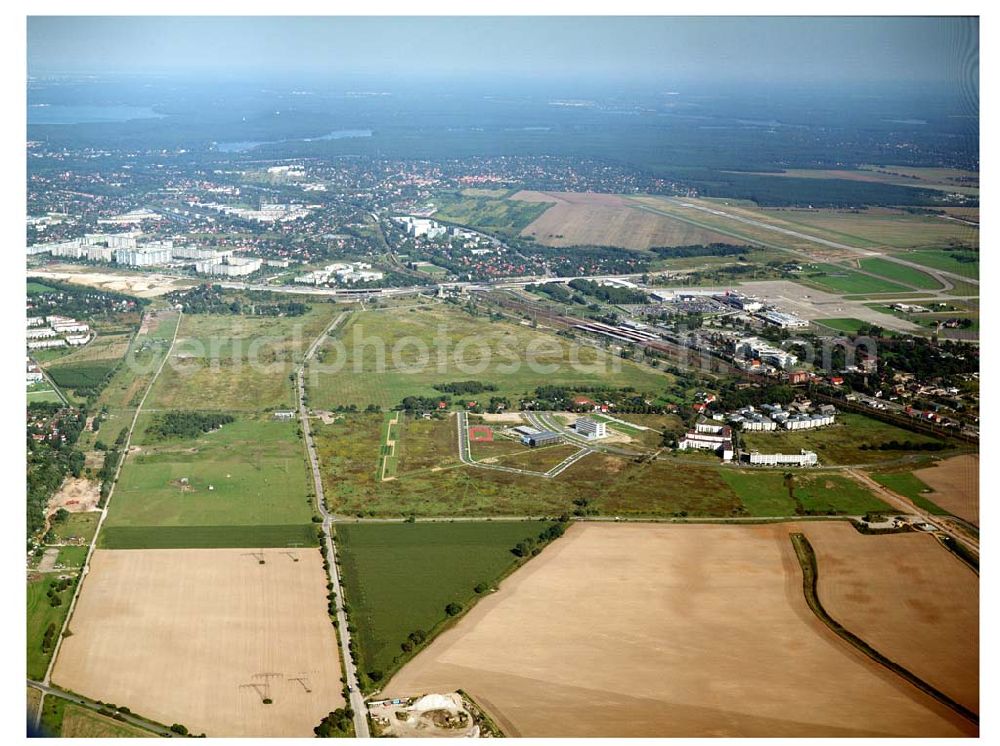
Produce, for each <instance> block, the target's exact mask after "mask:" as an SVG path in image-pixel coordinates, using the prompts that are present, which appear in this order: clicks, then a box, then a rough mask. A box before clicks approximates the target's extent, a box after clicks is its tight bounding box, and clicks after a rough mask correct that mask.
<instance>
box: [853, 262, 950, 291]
mask: <svg viewBox="0 0 1000 746" xmlns="http://www.w3.org/2000/svg"><path fill="white" fill-rule="evenodd" d="M859 264H860V265H861V269H863V270H864V271H865V272H872V273H874V274H876V275H879V276H880V277H885V278H886V279H889V280H893V281H895V282H901V283H903V284H904V285H911V286H912V287H915V288H920V289H921V290H937V289H939V288H940V287H941V283H940V282H938V281H937V280H935V279H934V278H933V277H931V276H930V275H929V274H927V273H925V272H921V271H920V270H918V269H914V268H913V267H907V266H905V265H903V264H896V263H895V262H891V261H889V260H888V259H880V258H878V257H871V258H868V259H862V260H860V262H859Z"/></svg>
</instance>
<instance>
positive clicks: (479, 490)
mask: <svg viewBox="0 0 1000 746" xmlns="http://www.w3.org/2000/svg"><path fill="white" fill-rule="evenodd" d="M382 425H383V416H382V415H380V414H360V413H359V414H349V415H345V416H344V417H343V418H342V419H339V420H338V421H337V422H335V423H333V424H329V425H323V424H316V425H315V426H314V431H313V433H314V437H315V441H316V448H317V451H318V452H319V460H320V469H321V472H322V476H323V484H324V491H325V493H326V496H327V501H328V503H329V505H330V508H331V509H332V510H334V511H335V512H336V513H338V514H342V515H360V516H396V517H402V516H407V515H410V514H414V515H417V516H442V515H446V516H454V517H463V516H511V515H531V516H557V515H560V514H562V513H565V512H573V511H574V510H576V509H577V508H578V507H580V506H579V505H578V504H576V503H574V500H584V501H586V508H587V510H588V511H594V512H598V513H601V514H605V515H628V516H672V515H678V514H680V513H684V514H687V515H692V516H695V515H704V516H729V515H733V514H734V512H735V511H737V510H738V508H739V501H738V500H737V499H736V497H735V496H734V495H733V493H732V491H731V490H729V489H728V488H727V487H726V485H725V483H724V482H722V480H721V479H720V477H719V476H718V469H717V468H715V465H714V463H712V462H711V460H709V461H708V462H706V464H705V465H704V466H702V465H696V464H688V463H685V464H682V465H679V464H678V463H676V462H673V461H656V462H653V463H649V464H641V465H639V464H635V463H633V462H632V460H630V459H626V458H621V457H617V456H610V455H604V454H591V455H588V456H587V457H585V458H583V459H582V460H581V461H579V462H577V463H575V464H573V465H572V466H571V467H570V468H569V469H567V470H566V471H564V472H563V473H562V474H560V475H559V476H558V477H555V478H553V479H543V478H541V477H538V476H530V475H519V474H511V473H507V472H501V471H493V470H487V469H479V468H475V467H472V466H465V465H457V464H455V458H456V449H457V444H456V443H455V440H454V437H453V434H454V429H453V428H454V424H453V422H452V423H449V421H448V420H441V421H437V422H435V424H434V425H433V426H432V428H431V429H428V430H418V431H417V432H416V434H414V433H413V432H412V431H411V430H410V428H411V427H413V426H414V425H421V421H415V422H408V423H407V426H406V429H405V430H404V437H403V439H402V441H401V443H402V451H401V453H402V455H401V461H400V468H399V469H398V470H397V472H396V478H395V479H392V480H388V481H384V482H382V481H378V480H377V472H376V470H377V467H378V459H379V452H380V444H381V429H382ZM449 427H450V428H452V429H449ZM427 435H431V437H425V436H427ZM411 436H415V437H411ZM657 437H659V436H657ZM415 443H416V444H417V445H414V444H415ZM490 445H491V444H479V443H474V444H472V448H473V451H472V453H473V456H474V458H484V457H485V458H488V457H491V456H500V455H504V454H509V453H512V452H523V453H524V457H525V458H528V459H537V458H543V457H546V458H547V455H548V454H547V453H546V451H548V450H549V449H541V450H540V451H539V452H537V453H536V452H528V451H522V449H523V446H520V445H519V444H517V443H513V444H511V445H510V447H506V444H504V447H502V448H500V449H496V448H490ZM493 445H495V444H493ZM480 446H482V447H480ZM413 447H416V448H417V449H418V453H419V462H417V463H414V461H413V460H412V458H409V457H408V456H407V455H406V454H407V453H408V452H409V449H411V448H413ZM559 448H560V449H562V448H563V447H562V446H559ZM566 450H569V449H568V448H567V449H566ZM553 453H556V452H555V451H553ZM563 455H565V454H563ZM518 458H520V457H514V459H513V460H511V461H510V465H512V466H515V465H516V466H524V467H526V468H527V467H528V464H526V463H523V462H518V461H517V459H518ZM503 463H508V462H507V460H506V459H504V461H503ZM551 465H552V464H549V465H548V466H551ZM436 466H443V468H440V469H437V470H435V467H436Z"/></svg>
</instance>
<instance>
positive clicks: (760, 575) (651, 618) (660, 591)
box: [385, 524, 974, 737]
mask: <svg viewBox="0 0 1000 746" xmlns="http://www.w3.org/2000/svg"><path fill="white" fill-rule="evenodd" d="M844 528H846V530H852V529H850V528H847V527H844ZM809 529H810V525H802V524H798V525H797V524H773V525H761V526H695V525H692V526H668V525H635V524H630V525H615V524H579V525H575V526H573V527H572V528H571V529H570V531H569V532H568V533H567V535H566V536H565V537H564V538H563V539H560V540H559V541H558V542H557V543H556V544H555V545H553V546H552V547H550V548H548V549H546V550H545V552H544V553H543V555H542V556H541V557H540V558H538V559H536V560H532V562H531V563H530V564H529V565H528V566H527V567H526V568H525V569H524V570H522V571H520V572H518V573H517V574H516V575H514V576H512V577H511V578H509V579H508V580H507V581H505V582H504V584H503V586H502V588H501V590H500V591H499V592H498V593H496V594H495V595H494V596H492V597H490V598H488V599H485V600H484V601H483V602H481V603H480V604H479V605H478V606H477V607H476V608H475V609H473V610H472V611H471V612H470V613H469V615H468V616H467V617H466V618H465V619H463V620H462V621H461V622H460V623H459V624H458V625H456V627H454V628H453V629H451V630H449V631H448V632H446V633H445V634H444V635H442V636H441V637H440V638H438V639H437V640H436V641H435V642H434V643H432V644H431V645H430V646H429V647H428V648H427V650H425V651H424V652H423V653H421V654H420V655H418V656H417V657H416V658H415V659H414V660H413V661H412V662H411V663H410V664H409V665H408V666H406V667H405V668H404V669H403V670H402V671H401V672H400V673H399V674H397V676H396V677H394V678H393V680H392V681H391V682H390V683H389V685H388V686H387V687H386V690H385V693H386V694H387V695H391V696H396V695H402V694H418V693H422V692H428V691H452V690H454V689H456V688H458V687H461V688H464V689H465V690H466V691H468V692H469V693H470V694H471V695H472V696H473V697H474V698H475V699H476V700H477V701H478V702H480V703H481V704H482V705H484V706H485V707H487V708H488V709H489V710H490V711H491V714H493V715H494V716H496V717H497V719H498V721H500V723H501V725H502V726H503V727H504V728H505V729H506V730H507V732H508V733H509V734H511V735H525V736H609V737H610V736H687V737H695V736H787V737H791V736H860V735H885V736H889V735H895V736H902V735H910V736H915V735H921V736H932V735H935V736H949V735H950V736H955V735H969V734H972V733H973V732H974V728H972V726H970V725H968V724H967V723H965V721H963V720H961V719H960V718H958V716H956V715H954V714H953V713H952V712H951V711H950V710H947V709H946V708H944V707H943V706H941V705H939V704H938V703H936V702H935V701H933V700H931V699H930V698H929V697H926V696H925V695H923V694H921V693H919V692H918V691H916V690H915V689H914V688H912V687H911V686H909V685H908V684H906V683H905V682H902V681H901V680H900V679H899V678H898V677H896V676H895V675H893V674H891V673H889V672H887V671H885V669H883V668H881V667H880V666H877V665H876V664H874V663H872V662H871V661H870V660H869V659H867V658H865V657H864V656H862V655H861V654H860V653H858V652H857V651H854V650H853V649H852V648H850V647H849V646H847V645H846V644H845V643H843V641H841V640H840V639H839V638H837V637H836V636H835V635H833V633H832V632H830V630H828V629H827V628H826V627H824V626H823V625H822V623H820V622H819V621H818V620H817V619H816V617H815V616H814V615H813V614H812V612H811V611H809V609H808V607H807V606H806V603H805V600H804V597H803V593H802V580H801V574H800V570H799V568H798V564H797V561H796V559H795V556H794V552H793V551H792V547H791V542H790V541H789V539H788V534H789V533H790V532H792V531H795V530H804V531H805V532H806V533H807V534H808V533H810V531H809ZM874 538H875V539H876V540H877V539H879V538H883V537H874ZM944 559H945V560H949V558H947V557H945V558H944ZM821 574H822V567H821Z"/></svg>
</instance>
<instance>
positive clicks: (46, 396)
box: [27, 389, 62, 404]
mask: <svg viewBox="0 0 1000 746" xmlns="http://www.w3.org/2000/svg"><path fill="white" fill-rule="evenodd" d="M27 397H28V404H34V403H36V402H61V401H62V399H60V398H59V394H57V393H56V392H55V390H54V389H43V390H41V391H29V392H28V393H27Z"/></svg>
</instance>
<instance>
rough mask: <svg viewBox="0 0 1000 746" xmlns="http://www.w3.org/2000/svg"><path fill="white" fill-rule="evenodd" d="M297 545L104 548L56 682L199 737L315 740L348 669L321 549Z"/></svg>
mask: <svg viewBox="0 0 1000 746" xmlns="http://www.w3.org/2000/svg"><path fill="white" fill-rule="evenodd" d="M292 551H293V553H294V554H296V555H297V556H298V558H299V561H298V562H293V560H292V558H291V557H290V556H289V555H288V554H287V553H286V552H285V551H284V550H280V549H268V550H264V557H265V563H266V564H264V565H260V564H259V563H258V560H257V558H256V556H253V555H251V553H249V552H248V551H247V550H243V549H233V550H230V549H205V550H203V549H180V550H173V549H162V550H161V549H156V550H126V551H111V550H99V551H97V552H95V554H94V557H93V560H92V562H91V570H90V574H89V575H88V576H87V579H86V580H85V581H84V585H83V589H82V593H81V595H80V600H79V602H78V605H77V609H76V611H75V613H74V615H73V618H72V620H71V622H70V629H71V630H72V632H73V634H72V636H70V637H67V638H66V639H65V641H64V643H63V646H62V649H61V651H60V653H59V659H58V661H57V663H56V667H55V670H54V673H53V677H52V678H53V681H54V682H55V683H56V684H58V685H59V686H63V687H65V688H67V689H70V690H72V691H75V692H79V693H81V694H84V695H86V696H89V697H93V698H94V699H101V700H104V701H105V702H114V703H116V704H118V705H127V706H128V707H130V708H131V709H132V710H133V711H134V712H136V713H139V714H142V715H144V716H146V717H149V718H152V719H154V720H157V721H160V722H163V723H168V724H170V723H182V724H184V725H186V726H187V727H188V729H189V730H190V731H191V732H192V733H201V732H205V733H207V734H208V735H210V736H286V737H293V736H312V729H313V727H314V726H316V725H317V724H318V723H319V722H320V720H321V719H322V718H323V716H325V715H326V714H327V713H328V712H330V711H331V710H333V709H335V708H337V707H341V706H343V698H342V697H341V694H340V688H341V684H340V665H339V657H338V652H337V641H336V636H335V633H334V629H333V626H332V625H331V624H330V619H329V617H328V616H327V613H326V597H325V596H326V590H325V582H326V580H325V575H324V573H323V568H322V561H321V558H320V555H319V552H318V551H316V550H292ZM254 554H256V553H254ZM265 673H273V674H277V676H274V677H272V678H271V679H270V684H269V690H268V688H267V685H266V684H265V678H264V677H262V676H261V674H265ZM292 677H303V681H302V682H299V681H295V680H293V679H292ZM307 687H308V688H309V689H311V691H310V692H307V691H306V688H307ZM268 696H269V697H270V698H271V699H272V700H273V704H269V705H268V704H264V703H263V701H262V700H263V699H264V698H265V697H268Z"/></svg>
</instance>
